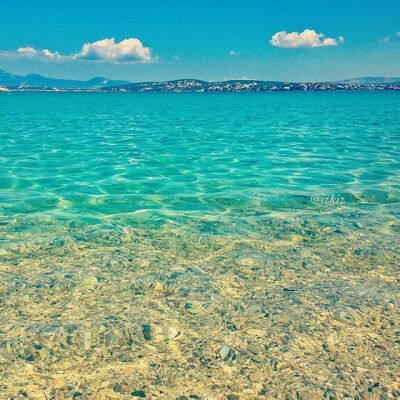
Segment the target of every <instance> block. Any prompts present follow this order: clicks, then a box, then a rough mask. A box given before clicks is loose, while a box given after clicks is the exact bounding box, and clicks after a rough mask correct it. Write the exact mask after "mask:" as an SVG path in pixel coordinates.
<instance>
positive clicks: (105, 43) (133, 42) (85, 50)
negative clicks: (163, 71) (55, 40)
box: [0, 38, 152, 63]
mask: <svg viewBox="0 0 400 400" xmlns="http://www.w3.org/2000/svg"><path fill="white" fill-rule="evenodd" d="M0 57H1V58H11V59H16V58H22V59H34V60H39V61H74V60H91V61H102V62H111V63H148V62H150V61H151V60H152V55H151V51H150V49H149V48H148V47H144V46H143V44H142V42H141V41H140V40H139V39H134V38H130V39H124V40H122V41H121V42H119V43H116V42H115V39H114V38H111V39H103V40H98V41H96V42H93V43H85V44H84V45H83V46H82V49H81V51H80V52H79V53H76V54H72V55H61V54H60V53H59V52H57V51H55V52H52V51H50V50H48V49H44V50H37V49H35V48H34V47H31V46H25V47H19V48H18V49H17V50H16V51H0Z"/></svg>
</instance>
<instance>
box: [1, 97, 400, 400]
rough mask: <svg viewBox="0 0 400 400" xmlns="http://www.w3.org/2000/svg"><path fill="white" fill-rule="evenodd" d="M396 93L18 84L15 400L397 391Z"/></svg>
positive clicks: (9, 295)
mask: <svg viewBox="0 0 400 400" xmlns="http://www.w3.org/2000/svg"><path fill="white" fill-rule="evenodd" d="M399 218H400V95H399V94H398V93H395V92H383V91H382V92H380V91H359V92H347V91H343V92H289V93H283V92H282V93H281V92H274V93H43V92H42V93H40V92H21V93H20V92H12V93H0V279H1V285H0V398H1V399H3V398H4V399H22V398H29V399H43V400H45V399H47V400H50V399H78V400H80V399H82V400H83V399H96V400H97V399H100V400H101V399H104V400H107V399H108V400H118V399H133V398H138V399H139V398H146V399H179V400H186V399H216V400H220V399H221V400H222V399H228V400H237V399H274V398H276V399H285V400H286V399H287V400H290V399H293V400H294V399H296V400H317V399H329V400H334V399H343V398H349V399H395V398H398V397H399V396H400V386H399V371H400V362H399V358H398V355H399V350H400V341H399V332H400V330H399V321H400V315H399V314H400V313H399V293H400V290H399V278H400V274H399V265H400V253H399V250H400V219H399Z"/></svg>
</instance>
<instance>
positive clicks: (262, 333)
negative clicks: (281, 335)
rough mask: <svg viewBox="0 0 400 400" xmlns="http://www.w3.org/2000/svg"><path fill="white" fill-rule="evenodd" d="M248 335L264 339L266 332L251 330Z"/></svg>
mask: <svg viewBox="0 0 400 400" xmlns="http://www.w3.org/2000/svg"><path fill="white" fill-rule="evenodd" d="M247 333H248V334H249V335H251V336H258V337H263V336H264V335H265V332H264V331H263V330H261V329H249V330H248V331H247Z"/></svg>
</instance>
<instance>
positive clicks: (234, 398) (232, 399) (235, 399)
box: [226, 394, 239, 400]
mask: <svg viewBox="0 0 400 400" xmlns="http://www.w3.org/2000/svg"><path fill="white" fill-rule="evenodd" d="M226 400H239V396H236V394H228V397H227V398H226Z"/></svg>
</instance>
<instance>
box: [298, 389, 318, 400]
mask: <svg viewBox="0 0 400 400" xmlns="http://www.w3.org/2000/svg"><path fill="white" fill-rule="evenodd" d="M320 398H321V397H320V396H318V395H317V394H316V393H315V392H312V391H310V390H305V391H303V392H301V393H300V399H301V400H318V399H320Z"/></svg>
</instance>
